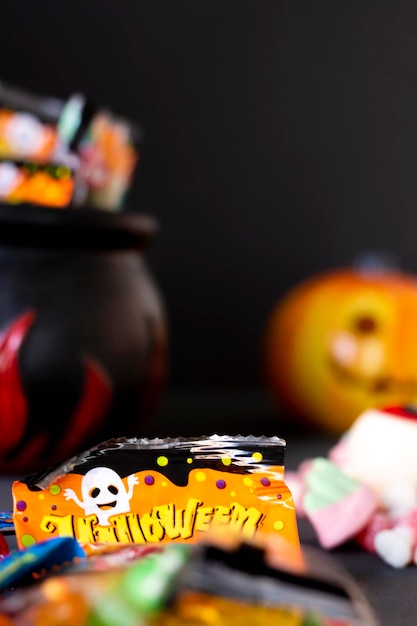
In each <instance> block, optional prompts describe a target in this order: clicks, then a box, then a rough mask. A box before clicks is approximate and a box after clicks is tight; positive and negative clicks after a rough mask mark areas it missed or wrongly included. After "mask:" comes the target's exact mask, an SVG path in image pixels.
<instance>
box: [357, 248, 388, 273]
mask: <svg viewBox="0 0 417 626" xmlns="http://www.w3.org/2000/svg"><path fill="white" fill-rule="evenodd" d="M353 266H354V268H355V269H356V270H357V271H359V272H361V273H363V274H385V273H386V272H395V271H398V269H399V264H398V260H397V257H396V256H395V255H393V254H390V253H386V252H363V253H361V254H359V255H358V256H357V257H356V258H355V260H354V263H353Z"/></svg>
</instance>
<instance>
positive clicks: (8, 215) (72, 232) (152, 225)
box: [0, 203, 158, 250]
mask: <svg viewBox="0 0 417 626" xmlns="http://www.w3.org/2000/svg"><path fill="white" fill-rule="evenodd" d="M157 230H158V223H157V221H156V220H155V219H154V218H153V217H151V216H149V215H145V214H144V213H140V212H138V211H133V210H130V209H124V210H122V211H121V212H118V213H110V212H108V211H105V210H103V209H97V208H65V209H61V208H50V207H46V206H41V205H30V204H18V205H10V204H2V203H0V245H2V246H14V247H16V246H17V247H25V248H27V247H29V248H41V249H59V250H62V249H66V250H129V249H136V250H142V249H143V248H144V247H145V245H146V244H147V243H148V240H149V239H150V238H151V237H153V236H154V235H155V233H156V232H157Z"/></svg>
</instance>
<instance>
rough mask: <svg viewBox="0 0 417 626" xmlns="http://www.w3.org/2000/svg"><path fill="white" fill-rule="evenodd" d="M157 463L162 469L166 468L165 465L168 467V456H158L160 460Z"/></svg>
mask: <svg viewBox="0 0 417 626" xmlns="http://www.w3.org/2000/svg"><path fill="white" fill-rule="evenodd" d="M156 462H157V463H158V465H160V466H161V467H165V465H168V459H167V457H166V456H158V458H157V459H156Z"/></svg>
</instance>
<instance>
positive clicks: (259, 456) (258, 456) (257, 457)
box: [252, 452, 264, 461]
mask: <svg viewBox="0 0 417 626" xmlns="http://www.w3.org/2000/svg"><path fill="white" fill-rule="evenodd" d="M252 458H253V460H254V461H262V459H263V458H264V457H263V456H262V453H261V452H254V453H253V454H252Z"/></svg>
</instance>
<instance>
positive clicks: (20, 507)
mask: <svg viewBox="0 0 417 626" xmlns="http://www.w3.org/2000/svg"><path fill="white" fill-rule="evenodd" d="M26 507H27V504H26V502H25V501H24V500H19V502H18V503H17V504H16V508H17V510H18V511H26Z"/></svg>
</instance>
